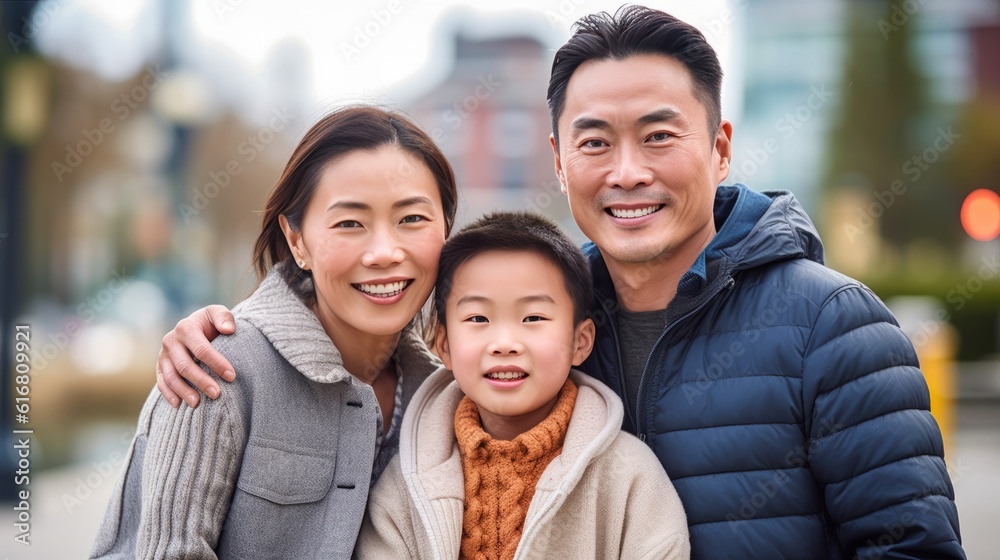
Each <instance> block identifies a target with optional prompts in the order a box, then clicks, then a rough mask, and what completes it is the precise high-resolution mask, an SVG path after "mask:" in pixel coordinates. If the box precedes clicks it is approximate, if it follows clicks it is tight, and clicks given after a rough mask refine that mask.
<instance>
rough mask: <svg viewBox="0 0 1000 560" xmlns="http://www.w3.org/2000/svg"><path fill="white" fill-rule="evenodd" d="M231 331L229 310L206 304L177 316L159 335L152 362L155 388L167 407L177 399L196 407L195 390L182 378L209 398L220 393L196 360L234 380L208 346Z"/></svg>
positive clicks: (229, 369) (225, 363)
mask: <svg viewBox="0 0 1000 560" xmlns="http://www.w3.org/2000/svg"><path fill="white" fill-rule="evenodd" d="M234 332H236V321H235V319H234V318H233V314H232V313H231V312H230V311H229V309H227V308H226V307H225V306H224V305H209V306H208V307H204V308H202V309H199V310H198V311H195V312H194V313H192V314H191V315H188V316H187V317H185V318H184V319H181V321H180V322H179V323H177V326H176V327H174V329H173V330H172V331H170V332H168V333H167V334H166V335H165V336H164V337H163V343H162V346H160V356H159V358H157V361H156V387H157V388H158V389H159V390H160V393H161V394H162V395H163V398H165V399H167V402H169V403H170V406H173V407H174V408H177V406H179V405H180V402H181V399H184V402H186V403H188V405H190V406H191V407H192V408H193V407H196V406H198V400H199V397H198V391H195V390H194V389H192V388H191V386H190V385H188V384H187V383H186V382H185V381H184V380H185V379H186V380H187V381H189V382H191V383H192V384H193V385H194V386H195V387H197V388H198V389H201V391H202V392H204V393H205V394H206V395H208V396H209V397H211V398H213V399H216V398H218V397H219V395H220V394H221V393H220V391H221V389H220V387H219V384H218V383H216V381H215V380H214V379H212V376H210V375H208V374H207V373H205V372H204V371H203V370H202V369H201V367H200V366H199V365H198V364H197V363H196V361H200V362H202V363H204V364H205V365H206V366H208V368H209V369H210V370H212V371H213V372H215V373H216V374H217V375H218V376H219V377H221V378H222V379H225V380H226V381H233V380H234V379H236V374H235V372H234V370H233V366H232V365H231V364H230V363H229V361H228V360H226V359H225V358H224V357H222V354H220V353H219V352H217V351H216V350H215V348H212V340H214V339H215V337H217V336H219V335H220V334H232V333H234Z"/></svg>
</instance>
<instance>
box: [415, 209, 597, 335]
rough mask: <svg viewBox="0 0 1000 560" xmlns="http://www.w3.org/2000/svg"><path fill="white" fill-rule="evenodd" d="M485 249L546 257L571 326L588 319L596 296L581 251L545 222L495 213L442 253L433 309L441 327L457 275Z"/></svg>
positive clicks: (522, 214) (467, 229) (527, 215)
mask: <svg viewBox="0 0 1000 560" xmlns="http://www.w3.org/2000/svg"><path fill="white" fill-rule="evenodd" d="M487 251H531V252H534V253H537V254H539V255H541V256H542V257H544V258H546V259H548V260H549V261H550V262H551V263H552V264H554V265H556V268H558V269H559V272H561V273H562V276H563V282H564V283H565V284H566V291H567V292H569V296H570V299H572V300H573V320H574V323H576V324H579V323H580V322H581V321H583V320H584V319H586V317H587V312H588V310H589V309H590V306H591V303H592V301H593V298H594V282H593V279H592V278H591V276H590V265H589V264H588V263H587V258H586V257H585V256H584V255H583V253H582V252H581V251H580V249H579V248H578V247H577V246H576V245H575V244H574V243H573V242H572V241H570V239H569V238H568V237H566V234H564V233H563V232H562V230H560V229H559V226H557V225H556V224H555V223H553V222H552V221H551V220H549V219H548V218H544V217H542V216H540V215H538V214H534V213H531V212H493V213H490V214H487V215H485V216H483V217H482V218H480V219H478V220H476V221H475V222H473V223H471V224H469V225H467V226H465V227H464V228H462V230H461V231H459V232H458V233H456V234H455V235H452V236H451V238H450V239H448V241H447V242H446V243H445V244H444V248H443V249H441V260H440V264H439V266H438V278H437V286H436V287H435V289H434V294H435V295H434V308H435V311H436V312H437V319H438V322H439V323H440V324H441V325H442V326H444V324H445V302H446V301H447V300H448V295H449V294H451V286H452V283H453V280H454V278H455V271H456V270H458V267H459V266H461V265H462V264H463V263H465V262H466V261H468V260H469V259H471V258H472V257H475V256H476V255H480V254H482V253H485V252H487Z"/></svg>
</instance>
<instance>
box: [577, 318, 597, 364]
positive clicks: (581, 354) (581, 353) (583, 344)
mask: <svg viewBox="0 0 1000 560" xmlns="http://www.w3.org/2000/svg"><path fill="white" fill-rule="evenodd" d="M596 332H597V327H595V326H594V322H593V321H592V320H590V319H589V318H588V319H584V320H583V321H581V322H580V324H579V325H577V326H576V332H575V333H574V335H573V343H574V348H573V365H574V366H578V365H580V364H582V363H583V361H584V360H586V359H587V356H590V351H591V350H593V349H594V336H595V333H596Z"/></svg>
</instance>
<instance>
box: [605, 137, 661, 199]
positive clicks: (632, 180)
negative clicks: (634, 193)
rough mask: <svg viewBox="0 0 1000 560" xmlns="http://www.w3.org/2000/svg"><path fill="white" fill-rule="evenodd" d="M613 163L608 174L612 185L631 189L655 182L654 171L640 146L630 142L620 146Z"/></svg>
mask: <svg viewBox="0 0 1000 560" xmlns="http://www.w3.org/2000/svg"><path fill="white" fill-rule="evenodd" d="M613 165H614V168H613V169H612V171H611V174H610V175H609V176H608V182H609V183H610V184H611V186H612V187H615V188H621V189H625V190H631V189H634V188H636V187H645V186H649V185H651V184H652V183H653V173H652V171H651V170H650V168H649V165H648V163H647V161H646V158H645V156H644V154H643V153H642V148H640V147H637V146H631V145H628V144H626V145H622V146H620V147H618V149H617V150H616V151H615V158H614V164H613Z"/></svg>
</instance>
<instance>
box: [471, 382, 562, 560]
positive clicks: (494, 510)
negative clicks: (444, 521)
mask: <svg viewBox="0 0 1000 560" xmlns="http://www.w3.org/2000/svg"><path fill="white" fill-rule="evenodd" d="M576 393H577V389H576V385H575V384H573V382H572V381H570V380H569V379H567V380H566V384H565V385H563V388H562V389H561V390H560V392H559V398H558V400H556V404H555V407H553V409H552V412H551V413H550V414H549V415H548V417H546V418H545V420H542V421H541V422H540V423H539V424H538V425H537V426H535V427H534V428H532V429H530V430H528V431H527V432H525V433H523V434H521V435H519V436H517V437H516V438H514V439H513V440H510V441H502V440H495V439H493V438H492V437H491V436H490V435H489V434H487V433H486V432H485V431H484V430H483V426H482V423H481V422H480V419H479V409H478V408H476V403H474V402H472V400H471V399H469V397H465V398H463V399H462V401H461V402H460V403H459V405H458V410H456V411H455V436H456V438H457V439H458V449H459V452H460V454H461V456H462V472H463V474H464V476H465V515H464V517H463V520H462V549H461V550H462V553H461V557H462V558H463V559H469V560H473V559H474V560H486V559H491V560H492V559H506V558H513V557H514V552H515V551H516V550H517V545H518V543H519V542H520V541H521V531H522V529H524V520H525V517H526V516H527V514H528V506H529V505H530V504H531V498H532V496H534V495H535V485H536V484H538V480H539V479H540V478H541V476H542V472H543V471H544V470H545V467H547V466H548V464H549V462H551V461H552V459H554V458H555V457H556V456H558V455H559V453H560V451H562V446H563V440H564V439H565V437H566V428H567V427H568V426H569V419H570V417H571V416H573V406H574V405H575V404H576Z"/></svg>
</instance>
